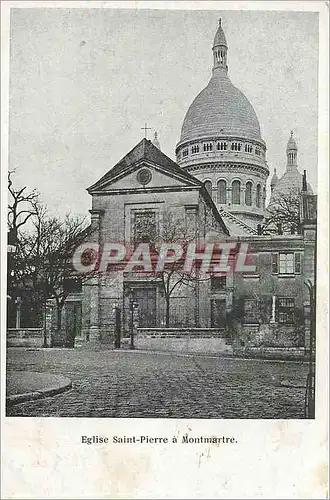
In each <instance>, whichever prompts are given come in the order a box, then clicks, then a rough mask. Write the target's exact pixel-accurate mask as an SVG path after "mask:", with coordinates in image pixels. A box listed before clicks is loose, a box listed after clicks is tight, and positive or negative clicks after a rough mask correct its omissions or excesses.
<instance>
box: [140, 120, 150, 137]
mask: <svg viewBox="0 0 330 500" xmlns="http://www.w3.org/2000/svg"><path fill="white" fill-rule="evenodd" d="M141 130H144V137H145V138H147V131H148V130H151V127H148V126H147V124H146V123H145V124H144V127H141Z"/></svg>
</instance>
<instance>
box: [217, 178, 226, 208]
mask: <svg viewBox="0 0 330 500" xmlns="http://www.w3.org/2000/svg"><path fill="white" fill-rule="evenodd" d="M217 192H218V203H220V204H225V203H227V183H226V181H222V180H221V181H219V182H218V191H217Z"/></svg>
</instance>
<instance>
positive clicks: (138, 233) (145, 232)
mask: <svg viewBox="0 0 330 500" xmlns="http://www.w3.org/2000/svg"><path fill="white" fill-rule="evenodd" d="M133 235H134V246H137V245H139V244H140V243H155V239H156V235H157V226H156V213H155V212H154V211H152V210H145V211H143V212H142V211H141V212H135V214H134V226H133Z"/></svg>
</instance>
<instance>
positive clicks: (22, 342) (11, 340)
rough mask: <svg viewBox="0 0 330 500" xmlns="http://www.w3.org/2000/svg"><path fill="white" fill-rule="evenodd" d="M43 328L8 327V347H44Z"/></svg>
mask: <svg viewBox="0 0 330 500" xmlns="http://www.w3.org/2000/svg"><path fill="white" fill-rule="evenodd" d="M43 345H44V329H43V328H8V330H7V346H8V347H43Z"/></svg>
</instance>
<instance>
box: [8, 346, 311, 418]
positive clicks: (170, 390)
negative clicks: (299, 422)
mask: <svg viewBox="0 0 330 500" xmlns="http://www.w3.org/2000/svg"><path fill="white" fill-rule="evenodd" d="M7 369H8V370H16V371H20V370H30V371H34V372H48V373H53V374H60V375H64V376H66V377H69V378H70V379H71V380H72V382H73V388H72V389H71V390H69V391H67V392H65V393H63V394H59V395H57V396H53V397H47V398H45V399H41V400H38V401H30V402H26V403H21V404H18V405H15V406H13V407H10V408H8V409H7V416H29V417H34V416H38V417H48V416H49V417H141V418H143V417H149V418H153V417H154V418H157V417H165V418H166V417H170V418H279V419H281V418H304V387H303V386H304V384H305V380H306V376H307V369H308V367H307V364H301V363H297V362H272V361H261V360H243V359H228V358H227V359H226V358H220V357H219V358H216V357H213V358H212V357H203V356H193V355H189V356H188V355H187V356H179V355H175V354H173V353H171V354H166V353H163V354H153V353H146V352H139V351H133V352H130V351H120V352H118V351H111V350H102V351H88V350H81V349H75V350H71V349H44V350H33V349H30V350H28V349H19V348H18V349H15V348H13V349H9V350H8V351H7Z"/></svg>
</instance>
